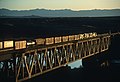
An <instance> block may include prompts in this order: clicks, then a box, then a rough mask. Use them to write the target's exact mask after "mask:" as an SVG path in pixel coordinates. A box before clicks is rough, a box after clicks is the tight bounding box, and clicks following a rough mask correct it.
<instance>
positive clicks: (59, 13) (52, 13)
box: [0, 8, 120, 17]
mask: <svg viewBox="0 0 120 82" xmlns="http://www.w3.org/2000/svg"><path fill="white" fill-rule="evenodd" d="M7 16H9V17H106V16H120V9H103V10H101V9H94V10H79V11H74V10H71V9H62V10H48V9H31V10H9V9H5V8H2V9H0V17H7Z"/></svg>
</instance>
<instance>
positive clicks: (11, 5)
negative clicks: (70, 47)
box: [0, 0, 120, 10]
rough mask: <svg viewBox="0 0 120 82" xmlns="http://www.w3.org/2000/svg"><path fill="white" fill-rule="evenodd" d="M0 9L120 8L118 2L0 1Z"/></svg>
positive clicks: (74, 0) (98, 0)
mask: <svg viewBox="0 0 120 82" xmlns="http://www.w3.org/2000/svg"><path fill="white" fill-rule="evenodd" d="M0 8H8V9H15V10H16V9H18V10H24V9H35V8H45V9H73V10H83V9H111V8H112V9H113V8H120V0H0Z"/></svg>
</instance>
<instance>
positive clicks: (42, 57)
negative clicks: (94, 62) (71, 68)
mask: <svg viewBox="0 0 120 82" xmlns="http://www.w3.org/2000/svg"><path fill="white" fill-rule="evenodd" d="M116 34H120V33H116ZM112 35H113V36H114V35H115V33H113V34H108V33H107V34H99V35H98V36H97V37H92V38H88V39H82V40H75V41H69V42H62V43H57V44H51V45H46V46H37V47H32V48H26V49H24V50H18V51H5V52H0V74H1V75H0V77H1V78H3V77H4V78H6V79H7V78H8V79H11V78H12V79H13V81H14V82H21V81H24V80H27V79H30V78H33V77H35V76H38V75H41V74H43V73H46V72H48V71H52V70H54V69H57V68H60V67H62V66H64V65H67V64H69V63H71V62H74V61H77V60H80V59H83V58H87V57H89V56H92V55H97V54H98V53H101V52H104V51H106V50H108V49H109V45H110V40H111V36H112Z"/></svg>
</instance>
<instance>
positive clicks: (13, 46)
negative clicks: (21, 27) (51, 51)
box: [0, 32, 97, 52]
mask: <svg viewBox="0 0 120 82" xmlns="http://www.w3.org/2000/svg"><path fill="white" fill-rule="evenodd" d="M96 36H97V33H96V32H93V33H84V34H77V35H68V36H60V37H50V38H36V39H33V40H26V39H23V40H4V41H0V52H2V51H8V50H20V49H25V48H28V47H31V46H38V45H42V46H44V45H51V44H57V43H61V42H68V41H74V40H81V39H86V38H92V37H96Z"/></svg>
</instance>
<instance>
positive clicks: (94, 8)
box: [0, 8, 120, 11]
mask: <svg viewBox="0 0 120 82" xmlns="http://www.w3.org/2000/svg"><path fill="white" fill-rule="evenodd" d="M0 9H7V10H17V11H24V10H37V9H38V10H41V9H43V10H71V11H83V10H114V9H120V8H104V9H103V8H101V9H100V8H94V9H80V10H74V9H70V8H61V9H47V8H32V9H9V8H0Z"/></svg>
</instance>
